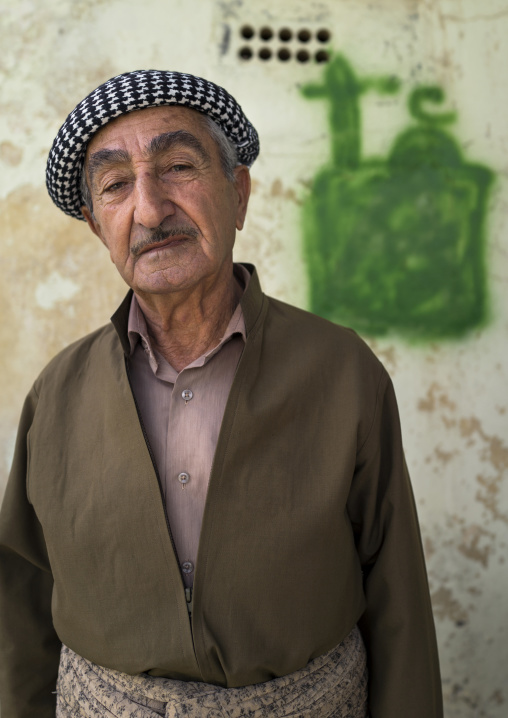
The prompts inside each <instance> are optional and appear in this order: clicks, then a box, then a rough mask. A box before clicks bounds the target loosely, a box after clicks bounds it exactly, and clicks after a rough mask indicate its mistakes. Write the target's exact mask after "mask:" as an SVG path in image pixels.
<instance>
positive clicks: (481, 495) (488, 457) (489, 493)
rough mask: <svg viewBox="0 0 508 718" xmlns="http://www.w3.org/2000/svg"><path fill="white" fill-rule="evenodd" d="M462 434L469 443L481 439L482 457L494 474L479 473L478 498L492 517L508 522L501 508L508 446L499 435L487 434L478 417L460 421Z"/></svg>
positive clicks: (507, 516) (507, 466)
mask: <svg viewBox="0 0 508 718" xmlns="http://www.w3.org/2000/svg"><path fill="white" fill-rule="evenodd" d="M459 431H460V434H461V436H463V437H465V438H468V440H469V443H471V441H472V440H473V438H474V437H476V438H477V439H480V441H481V442H482V448H481V450H480V457H481V459H482V460H483V461H484V462H485V463H487V464H489V465H490V467H491V468H492V469H493V471H494V474H493V475H492V474H487V475H486V474H483V473H482V474H478V475H477V476H476V481H477V482H478V484H479V485H480V488H479V489H478V491H477V493H476V496H475V498H476V500H477V501H479V502H480V503H481V504H483V506H484V507H485V509H486V510H487V511H488V513H489V514H490V515H491V518H493V519H495V520H498V521H503V522H504V523H507V524H508V514H506V513H504V512H503V511H501V510H500V507H499V502H500V494H501V482H502V481H503V478H505V476H506V472H507V470H508V446H506V444H504V443H503V441H502V439H501V438H500V437H499V436H495V435H489V434H487V433H486V432H485V431H484V430H483V428H482V425H481V423H480V421H479V419H478V418H477V417H474V416H472V417H468V418H464V419H461V420H460V422H459Z"/></svg>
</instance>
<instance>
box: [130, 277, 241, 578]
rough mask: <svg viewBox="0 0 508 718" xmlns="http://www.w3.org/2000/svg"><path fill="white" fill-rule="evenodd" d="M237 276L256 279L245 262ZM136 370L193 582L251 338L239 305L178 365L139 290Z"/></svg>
mask: <svg viewBox="0 0 508 718" xmlns="http://www.w3.org/2000/svg"><path fill="white" fill-rule="evenodd" d="M235 276H236V277H237V279H238V280H239V281H240V283H241V284H243V285H244V289H245V288H246V287H247V284H248V282H249V279H250V274H249V272H248V271H247V270H246V269H245V267H243V266H242V265H238V264H235ZM128 333H129V342H130V345H131V354H130V357H129V372H130V377H131V383H132V389H133V392H134V396H135V398H136V402H137V404H138V407H139V411H140V413H141V419H142V421H143V424H144V426H145V430H146V433H147V435H148V441H149V442H150V446H151V449H152V451H153V454H154V457H155V462H156V464H157V469H158V472H159V476H160V479H161V482H162V487H163V491H164V499H165V502H166V510H167V514H168V518H169V524H170V527H171V533H172V535H173V539H174V542H175V546H176V551H177V554H178V558H179V561H180V567H181V570H182V575H183V578H184V582H185V585H186V586H192V584H193V582H194V572H195V568H196V559H197V553H198V543H199V534H200V531H201V523H202V519H203V511H204V508H205V501H206V493H207V490H208V481H209V478H210V471H211V468H212V461H213V457H214V454H215V448H216V446H217V440H218V437H219V431H220V427H221V423H222V418H223V415H224V409H225V407H226V402H227V398H228V396H229V391H230V389H231V384H232V383H233V377H234V375H235V371H236V367H237V365H238V361H239V359H240V356H241V354H242V351H243V347H244V343H245V323H244V319H243V313H242V308H241V306H240V304H238V306H237V307H236V309H235V311H234V313H233V316H232V317H231V320H230V322H229V324H228V327H227V329H226V331H225V333H224V336H223V337H222V339H221V341H220V342H219V344H217V346H216V347H214V348H213V349H211V350H210V351H208V352H206V354H203V355H202V356H200V357H199V358H198V359H196V360H195V361H193V362H192V363H191V364H189V365H188V366H186V367H185V368H184V369H182V370H181V371H180V372H177V371H176V370H175V369H174V368H173V367H172V366H171V365H170V364H169V363H168V362H167V361H166V360H165V359H164V357H162V356H161V355H160V354H159V353H158V352H157V351H156V350H155V349H154V347H153V346H152V344H151V342H150V337H149V335H148V329H147V325H146V320H145V317H144V315H143V312H142V311H141V308H140V306H139V303H138V301H137V299H136V296H135V295H134V296H133V298H132V302H131V307H130V314H129V324H128Z"/></svg>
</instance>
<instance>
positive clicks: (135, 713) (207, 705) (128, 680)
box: [56, 627, 368, 718]
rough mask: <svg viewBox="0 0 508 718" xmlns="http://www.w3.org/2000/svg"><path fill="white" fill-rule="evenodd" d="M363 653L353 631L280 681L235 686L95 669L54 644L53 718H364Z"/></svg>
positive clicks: (365, 672) (365, 680) (364, 669)
mask: <svg viewBox="0 0 508 718" xmlns="http://www.w3.org/2000/svg"><path fill="white" fill-rule="evenodd" d="M367 715H368V713H367V668H366V651H365V646H364V644H363V640H362V637H361V634H360V631H359V630H358V628H356V627H355V628H354V629H353V630H352V631H351V633H350V634H349V636H348V637H347V638H346V639H345V640H344V641H342V643H340V644H339V645H338V646H336V647H335V648H333V649H332V650H331V651H329V652H328V653H325V654H324V655H322V656H319V657H318V658H316V659H314V660H313V661H311V662H310V663H309V664H308V665H307V666H305V667H304V668H302V669H301V670H299V671H296V672H295V673H291V674H289V675H287V676H281V677H280V678H275V679H273V680H271V681H267V682H266V683H257V684H255V685H252V686H245V687H243V688H221V687H219V686H213V685H210V684H208V683H197V682H185V681H176V680H172V679H169V678H158V677H153V676H150V675H148V674H146V673H141V674H139V675H136V676H130V675H128V674H127V673H121V672H119V671H114V670H111V669H109V668H102V667H101V666H97V665H95V664H94V663H91V662H90V661H88V660H86V659H85V658H82V657H81V656H78V655H77V654H76V653H74V652H73V651H72V650H71V649H70V648H67V646H62V653H61V658H60V669H59V673H58V684H57V709H56V717H57V718H96V716H113V717H114V718H157V716H163V717H164V718H183V716H185V718H267V717H268V716H269V717H270V718H288V717H289V716H293V717H294V718H297V717H301V718H366V716H367Z"/></svg>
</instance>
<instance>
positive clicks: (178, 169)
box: [170, 164, 190, 172]
mask: <svg viewBox="0 0 508 718" xmlns="http://www.w3.org/2000/svg"><path fill="white" fill-rule="evenodd" d="M170 169H171V171H172V172H185V170H190V165H183V164H180V165H173V166H172V167H171V168H170Z"/></svg>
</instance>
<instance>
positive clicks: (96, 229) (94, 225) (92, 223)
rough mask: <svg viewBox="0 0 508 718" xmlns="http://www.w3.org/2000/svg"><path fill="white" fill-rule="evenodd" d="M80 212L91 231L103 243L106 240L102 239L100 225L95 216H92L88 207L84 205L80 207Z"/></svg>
mask: <svg viewBox="0 0 508 718" xmlns="http://www.w3.org/2000/svg"><path fill="white" fill-rule="evenodd" d="M81 214H82V215H83V217H84V218H85V219H86V223H87V224H88V226H89V227H90V229H91V230H92V232H93V233H94V234H95V235H96V236H97V237H99V239H100V240H101V242H102V243H103V244H104V245H105V244H106V242H105V241H104V239H103V237H102V232H101V228H100V225H99V223H98V222H97V220H96V219H95V217H94V216H93V214H92V213H91V212H90V210H89V209H88V207H87V206H86V205H83V206H82V207H81Z"/></svg>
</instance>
